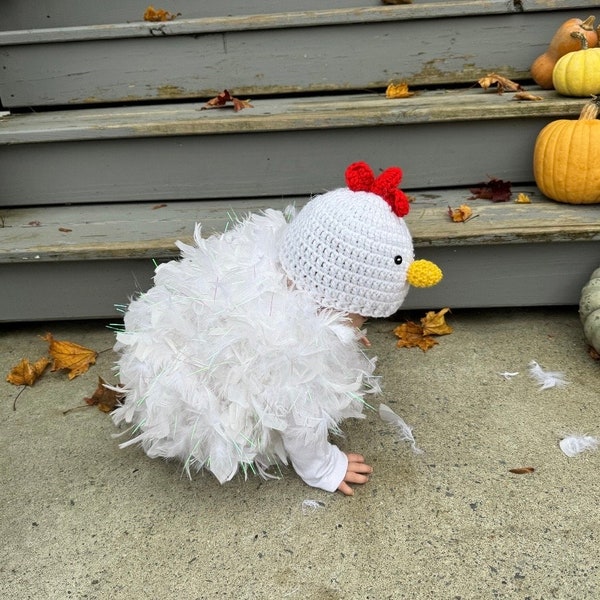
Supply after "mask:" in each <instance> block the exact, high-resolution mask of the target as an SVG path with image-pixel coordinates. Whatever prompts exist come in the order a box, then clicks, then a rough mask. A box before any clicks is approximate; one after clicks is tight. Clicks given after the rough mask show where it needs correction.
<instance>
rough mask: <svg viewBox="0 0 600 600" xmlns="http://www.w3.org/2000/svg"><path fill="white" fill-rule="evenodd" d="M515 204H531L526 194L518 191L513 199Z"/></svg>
mask: <svg viewBox="0 0 600 600" xmlns="http://www.w3.org/2000/svg"><path fill="white" fill-rule="evenodd" d="M515 204H531V198H530V197H529V196H528V195H527V194H524V193H523V192H520V193H519V195H518V196H517V199H516V200H515Z"/></svg>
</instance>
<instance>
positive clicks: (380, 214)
mask: <svg viewBox="0 0 600 600" xmlns="http://www.w3.org/2000/svg"><path fill="white" fill-rule="evenodd" d="M401 180H402V170H401V169H400V168H399V167H390V168H388V169H386V170H385V171H383V172H382V173H381V174H380V175H378V176H377V177H375V175H374V173H373V171H372V169H371V168H370V167H369V165H367V164H366V163H364V162H356V163H353V164H351V165H350V166H349V167H348V168H347V169H346V184H347V186H348V187H345V188H339V189H336V190H333V191H330V192H327V193H325V194H321V195H319V196H315V197H314V198H312V199H311V200H310V201H309V202H308V203H307V204H306V206H304V208H303V209H302V210H301V211H300V212H299V213H298V215H297V216H296V217H295V218H294V219H293V220H292V221H291V223H290V224H289V226H288V227H287V229H286V231H285V233H284V235H283V239H282V245H281V249H280V256H279V258H280V261H281V265H282V267H283V269H284V271H285V272H286V274H287V275H288V277H289V278H290V280H291V281H292V282H293V284H294V285H295V286H296V287H297V288H298V289H300V290H303V291H305V292H307V293H309V294H310V295H311V296H312V297H313V298H314V299H315V300H316V301H317V302H318V303H319V305H320V306H323V307H325V308H333V309H336V310H339V311H343V312H347V313H357V314H359V315H362V316H363V317H388V316H390V315H392V314H394V313H395V312H396V311H397V310H398V309H399V308H400V306H401V305H402V302H404V298H405V297H406V294H407V293H408V290H409V287H410V285H413V286H416V287H430V286H432V285H435V284H436V283H438V282H439V281H440V280H441V278H442V272H441V270H440V269H439V267H437V265H435V264H434V263H432V262H429V261H426V260H417V261H415V260H414V252H413V243H412V237H411V235H410V232H409V230H408V227H407V226H406V223H405V222H404V219H403V217H404V216H406V215H407V214H408V211H409V203H408V199H407V197H406V195H405V194H404V192H402V190H400V189H398V186H399V184H400V181H401Z"/></svg>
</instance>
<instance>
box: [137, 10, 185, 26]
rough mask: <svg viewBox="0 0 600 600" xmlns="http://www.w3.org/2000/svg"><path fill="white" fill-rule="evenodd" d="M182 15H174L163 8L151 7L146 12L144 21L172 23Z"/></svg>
mask: <svg viewBox="0 0 600 600" xmlns="http://www.w3.org/2000/svg"><path fill="white" fill-rule="evenodd" d="M180 15H181V13H177V14H173V13H171V12H169V11H168V10H164V9H163V8H154V6H149V7H148V8H147V9H146V11H145V12H144V21H151V22H153V23H159V22H161V21H172V20H173V19H174V18H175V17H179V16H180Z"/></svg>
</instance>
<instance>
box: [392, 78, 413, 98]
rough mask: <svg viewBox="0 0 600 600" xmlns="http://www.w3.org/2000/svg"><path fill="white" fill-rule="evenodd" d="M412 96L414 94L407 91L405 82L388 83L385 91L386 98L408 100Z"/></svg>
mask: <svg viewBox="0 0 600 600" xmlns="http://www.w3.org/2000/svg"><path fill="white" fill-rule="evenodd" d="M414 95H415V93H414V92H411V91H409V89H408V83H406V81H402V82H400V83H390V85H388V86H387V89H386V90H385V97H386V98H410V97H411V96H414Z"/></svg>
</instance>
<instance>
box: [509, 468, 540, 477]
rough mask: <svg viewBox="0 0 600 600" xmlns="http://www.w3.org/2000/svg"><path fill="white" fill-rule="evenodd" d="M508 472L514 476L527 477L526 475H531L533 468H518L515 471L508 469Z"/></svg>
mask: <svg viewBox="0 0 600 600" xmlns="http://www.w3.org/2000/svg"><path fill="white" fill-rule="evenodd" d="M509 471H510V472H511V473H515V474H516V475H527V474H528V473H533V472H534V471H535V469H534V468H533V467H518V468H516V469H509Z"/></svg>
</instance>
